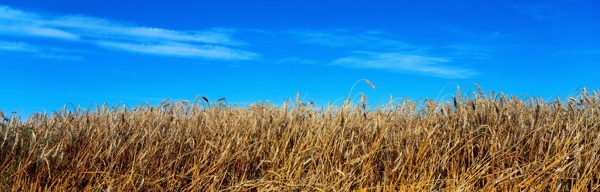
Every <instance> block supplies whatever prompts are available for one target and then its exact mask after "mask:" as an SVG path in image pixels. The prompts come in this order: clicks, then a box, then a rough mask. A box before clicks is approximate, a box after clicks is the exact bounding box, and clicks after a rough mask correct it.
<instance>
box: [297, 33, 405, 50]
mask: <svg viewBox="0 0 600 192" xmlns="http://www.w3.org/2000/svg"><path fill="white" fill-rule="evenodd" d="M288 32H289V33H290V34H292V35H294V36H296V37H297V39H299V40H301V41H303V42H305V43H309V44H318V45H324V46H328V47H333V48H342V47H345V48H359V49H388V50H389V49H394V50H399V49H414V48H415V46H413V45H410V44H408V43H405V42H401V41H397V40H393V39H391V38H390V37H389V36H388V35H387V34H386V33H383V32H378V31H367V32H365V33H353V32H350V31H347V30H340V29H338V30H328V31H308V30H291V31H288Z"/></svg>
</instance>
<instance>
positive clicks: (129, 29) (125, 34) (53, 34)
mask: <svg viewBox="0 0 600 192" xmlns="http://www.w3.org/2000/svg"><path fill="white" fill-rule="evenodd" d="M234 32H235V30H232V29H222V28H210V29H204V30H196V31H180V30H170V29H162V28H156V27H146V26H139V25H136V24H132V23H126V22H120V21H113V20H108V19H102V18H97V17H89V16H81V15H64V16H60V15H51V14H45V13H36V12H26V11H21V10H16V9H13V8H11V7H7V6H0V35H8V36H17V37H36V38H54V39H62V40H70V41H78V42H82V43H90V44H94V45H101V46H100V47H105V48H106V47H109V48H117V49H113V50H127V51H130V52H140V53H146V54H157V55H171V56H184V57H198V58H209V59H214V58H218V59H229V60H248V59H253V58H256V57H258V54H256V53H252V52H249V51H243V50H239V49H236V48H231V47H238V46H241V45H245V44H246V43H244V42H241V41H238V40H235V39H233V38H232V34H233V33H234Z"/></svg>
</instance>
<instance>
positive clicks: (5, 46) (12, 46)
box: [0, 40, 38, 52]
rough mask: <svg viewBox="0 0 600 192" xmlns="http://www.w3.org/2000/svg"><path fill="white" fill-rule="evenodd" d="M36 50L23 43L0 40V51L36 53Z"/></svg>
mask: <svg viewBox="0 0 600 192" xmlns="http://www.w3.org/2000/svg"><path fill="white" fill-rule="evenodd" d="M37 50H38V48H37V47H35V46H32V45H29V44H27V43H24V42H11V41H2V40H0V51H18V52H37Z"/></svg>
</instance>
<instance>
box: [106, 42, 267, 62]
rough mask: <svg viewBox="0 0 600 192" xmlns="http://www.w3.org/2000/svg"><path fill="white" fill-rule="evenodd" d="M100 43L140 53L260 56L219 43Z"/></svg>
mask: <svg viewBox="0 0 600 192" xmlns="http://www.w3.org/2000/svg"><path fill="white" fill-rule="evenodd" d="M98 45H100V46H103V47H107V48H113V49H117V50H126V51H131V52H138V53H146V54H156V55H166V56H182V57H203V58H210V59H231V60H253V59H256V58H258V57H259V56H260V55H259V54H256V53H252V52H248V51H241V50H237V49H231V48H227V47H223V46H217V45H190V44H183V43H165V44H133V43H121V42H98Z"/></svg>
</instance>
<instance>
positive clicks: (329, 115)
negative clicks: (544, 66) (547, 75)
mask: <svg viewBox="0 0 600 192" xmlns="http://www.w3.org/2000/svg"><path fill="white" fill-rule="evenodd" d="M367 83H369V82H367ZM369 84H370V83H369ZM371 85H372V84H371ZM202 100H204V101H202ZM202 100H199V99H197V100H196V102H194V103H189V102H185V101H183V102H180V101H179V102H169V101H164V102H162V103H161V104H160V105H158V106H149V105H142V106H137V107H135V108H130V107H127V106H125V105H119V106H113V107H109V106H107V105H98V106H96V107H95V108H93V109H88V110H83V109H80V108H75V109H71V110H69V108H68V107H67V106H66V107H65V109H64V110H62V111H60V112H56V113H52V114H51V115H49V116H44V115H41V114H36V115H34V116H32V117H31V118H30V119H29V120H28V121H27V122H21V121H20V119H18V118H15V117H5V116H4V115H5V113H0V114H1V116H2V117H0V121H1V122H0V131H1V132H0V138H2V140H1V142H0V144H1V146H0V151H1V154H0V170H1V171H2V173H1V175H0V177H2V178H1V179H0V191H82V190H83V191H134V190H141V191H321V190H322V191H597V190H599V187H600V171H599V168H600V167H599V166H600V95H599V94H598V92H594V91H591V92H588V91H587V90H585V89H582V90H581V91H580V94H578V95H576V96H574V97H571V98H568V99H566V100H562V101H561V100H559V101H552V102H549V101H543V100H541V99H535V98H529V97H520V98H517V97H515V96H512V95H504V94H502V93H500V94H493V93H491V94H489V95H484V94H483V92H481V91H480V92H471V93H468V94H461V93H458V94H456V96H455V97H453V98H452V99H451V100H450V101H445V102H434V101H433V100H424V101H412V100H408V99H396V100H391V101H390V102H389V103H388V104H385V105H372V104H371V105H369V104H367V103H366V96H364V94H362V95H361V100H360V101H359V102H356V103H351V102H349V101H348V102H345V103H344V104H343V105H341V106H332V105H328V106H323V107H320V108H316V107H310V106H308V107H307V106H306V105H301V102H299V101H297V102H292V101H287V102H284V103H283V104H282V105H281V106H276V105H273V104H271V103H263V102H259V103H258V104H252V105H247V106H244V107H238V106H236V105H227V104H226V103H225V102H224V99H223V100H219V101H218V102H217V103H208V99H207V98H205V97H204V98H202ZM298 100H299V99H298Z"/></svg>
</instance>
